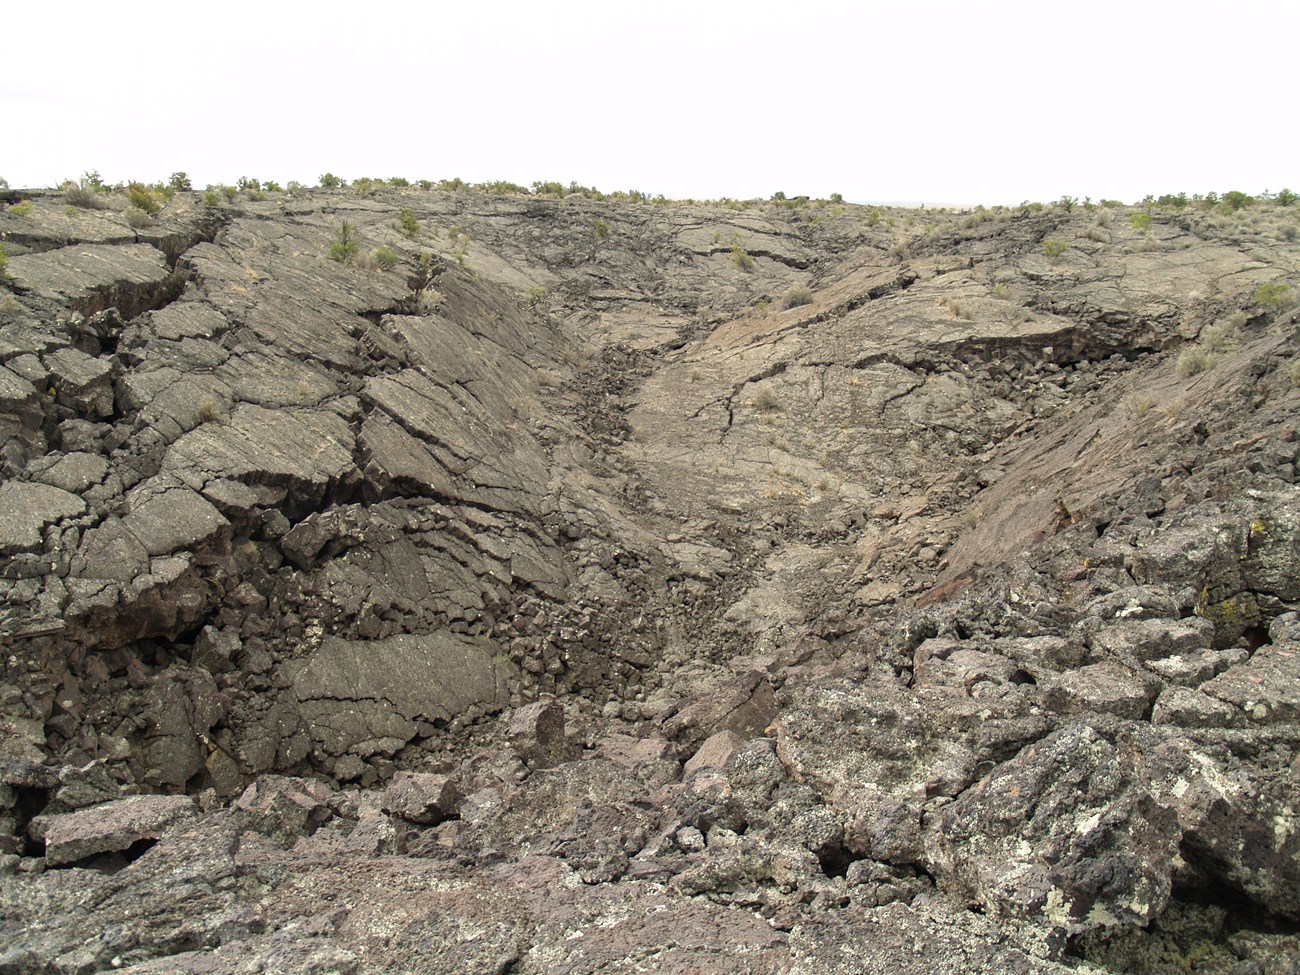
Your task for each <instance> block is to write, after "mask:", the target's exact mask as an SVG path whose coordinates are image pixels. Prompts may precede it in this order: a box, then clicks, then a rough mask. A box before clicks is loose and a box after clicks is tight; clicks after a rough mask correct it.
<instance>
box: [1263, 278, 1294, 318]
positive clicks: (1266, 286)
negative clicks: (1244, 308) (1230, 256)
mask: <svg viewBox="0 0 1300 975" xmlns="http://www.w3.org/2000/svg"><path fill="white" fill-rule="evenodd" d="M1255 304H1257V305H1262V306H1263V307H1265V308H1271V309H1273V310H1274V311H1281V310H1282V309H1283V308H1284V307H1289V306H1290V304H1291V286H1290V285H1289V284H1287V283H1285V282H1283V281H1263V282H1261V283H1260V284H1258V285H1256V286H1255Z"/></svg>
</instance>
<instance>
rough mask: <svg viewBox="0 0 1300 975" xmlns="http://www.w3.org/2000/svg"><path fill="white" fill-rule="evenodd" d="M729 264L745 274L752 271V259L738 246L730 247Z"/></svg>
mask: <svg viewBox="0 0 1300 975" xmlns="http://www.w3.org/2000/svg"><path fill="white" fill-rule="evenodd" d="M731 263H732V264H734V265H736V267H738V268H740V269H741V270H742V271H745V272H749V271H752V270H754V259H753V258H752V257H750V256H749V252H748V251H747V250H745V248H743V247H741V246H740V245H739V244H732V245H731Z"/></svg>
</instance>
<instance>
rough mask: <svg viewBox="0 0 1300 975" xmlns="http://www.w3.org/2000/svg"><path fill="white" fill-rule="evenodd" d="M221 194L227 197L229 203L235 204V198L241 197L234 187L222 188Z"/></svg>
mask: <svg viewBox="0 0 1300 975" xmlns="http://www.w3.org/2000/svg"><path fill="white" fill-rule="evenodd" d="M221 192H222V193H223V194H224V195H225V197H226V202H227V203H234V202H235V197H236V196H238V195H239V190H237V189H235V187H233V186H222V187H221Z"/></svg>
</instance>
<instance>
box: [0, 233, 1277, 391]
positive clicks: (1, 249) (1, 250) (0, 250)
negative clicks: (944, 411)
mask: <svg viewBox="0 0 1300 975" xmlns="http://www.w3.org/2000/svg"><path fill="white" fill-rule="evenodd" d="M3 252H4V248H3V247H0V254H2V253H3ZM1291 385H1292V386H1300V358H1297V359H1294V360H1293V361H1292V362H1291Z"/></svg>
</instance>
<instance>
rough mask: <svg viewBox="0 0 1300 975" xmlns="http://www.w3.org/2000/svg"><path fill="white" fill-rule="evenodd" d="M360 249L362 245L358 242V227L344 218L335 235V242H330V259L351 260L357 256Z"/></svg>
mask: <svg viewBox="0 0 1300 975" xmlns="http://www.w3.org/2000/svg"><path fill="white" fill-rule="evenodd" d="M360 249H361V245H360V244H359V243H358V242H357V230H356V228H355V227H354V226H352V224H350V223H348V222H347V221H346V220H344V221H343V223H342V224H340V225H339V229H338V231H337V232H336V233H335V235H334V243H332V244H330V253H329V257H330V260H331V261H347V260H351V259H352V258H354V257H356V256H357V251H359V250H360Z"/></svg>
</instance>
